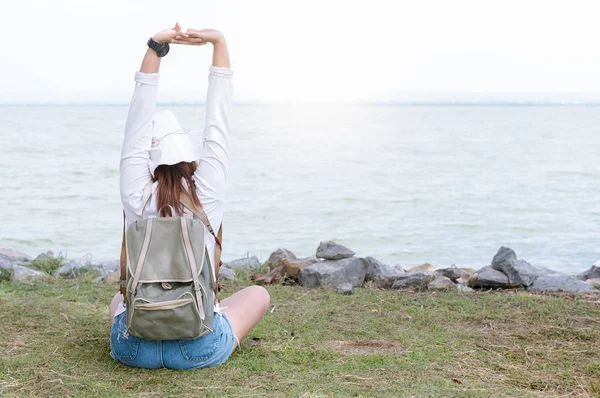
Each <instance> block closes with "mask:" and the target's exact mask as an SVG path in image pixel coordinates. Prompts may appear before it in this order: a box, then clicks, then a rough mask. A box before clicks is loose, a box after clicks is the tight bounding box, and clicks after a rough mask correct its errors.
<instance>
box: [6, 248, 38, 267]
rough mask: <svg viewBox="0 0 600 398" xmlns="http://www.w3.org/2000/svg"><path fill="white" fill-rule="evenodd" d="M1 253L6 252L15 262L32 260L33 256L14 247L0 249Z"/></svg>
mask: <svg viewBox="0 0 600 398" xmlns="http://www.w3.org/2000/svg"><path fill="white" fill-rule="evenodd" d="M0 254H4V255H5V256H6V257H8V258H9V259H10V261H12V262H13V264H18V263H27V262H29V261H31V256H28V255H27V254H25V253H21V252H19V251H16V250H12V249H0Z"/></svg>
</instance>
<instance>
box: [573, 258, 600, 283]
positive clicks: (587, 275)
mask: <svg viewBox="0 0 600 398" xmlns="http://www.w3.org/2000/svg"><path fill="white" fill-rule="evenodd" d="M577 278H579V279H581V280H582V281H586V280H588V279H597V278H600V261H598V262H595V263H594V265H592V267H591V268H590V269H588V270H586V271H584V272H582V273H581V274H579V275H577Z"/></svg>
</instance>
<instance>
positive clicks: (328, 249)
mask: <svg viewBox="0 0 600 398" xmlns="http://www.w3.org/2000/svg"><path fill="white" fill-rule="evenodd" d="M354 254H355V253H354V252H353V251H352V250H350V249H349V248H348V247H346V246H344V245H342V244H340V243H335V242H334V241H331V240H328V241H326V242H321V243H320V244H319V247H318V248H317V257H318V258H324V259H326V260H341V259H343V258H350V257H352V256H354Z"/></svg>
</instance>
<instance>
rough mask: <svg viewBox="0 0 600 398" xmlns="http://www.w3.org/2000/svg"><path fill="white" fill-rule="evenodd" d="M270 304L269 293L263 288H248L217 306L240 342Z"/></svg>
mask: <svg viewBox="0 0 600 398" xmlns="http://www.w3.org/2000/svg"><path fill="white" fill-rule="evenodd" d="M270 304H271V298H270V297H269V292H267V290H266V289H265V288H264V287H262V286H250V287H247V288H245V289H242V290H240V291H239V292H237V293H234V294H233V295H231V296H229V297H227V298H226V299H225V300H223V301H221V303H220V304H219V306H220V307H221V308H222V310H223V312H224V313H225V314H227V318H229V322H231V328H232V329H233V334H234V335H235V337H237V338H238V340H239V341H240V342H241V341H242V340H243V339H244V338H245V337H246V336H248V333H250V331H251V330H252V328H253V327H254V326H256V324H257V323H258V321H260V319H261V318H262V317H263V315H265V312H267V309H268V308H269V305H270ZM236 347H237V343H236ZM234 350H235V347H234Z"/></svg>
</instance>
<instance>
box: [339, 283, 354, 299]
mask: <svg viewBox="0 0 600 398" xmlns="http://www.w3.org/2000/svg"><path fill="white" fill-rule="evenodd" d="M337 292H338V293H339V294H343V295H345V296H349V295H351V294H354V286H352V283H350V282H346V283H342V284H341V285H339V286H338V287H337Z"/></svg>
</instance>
